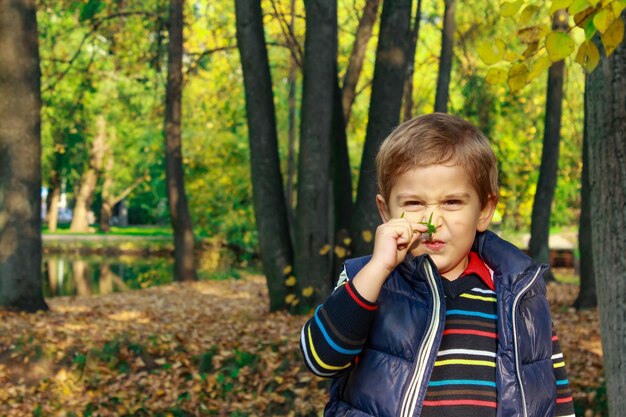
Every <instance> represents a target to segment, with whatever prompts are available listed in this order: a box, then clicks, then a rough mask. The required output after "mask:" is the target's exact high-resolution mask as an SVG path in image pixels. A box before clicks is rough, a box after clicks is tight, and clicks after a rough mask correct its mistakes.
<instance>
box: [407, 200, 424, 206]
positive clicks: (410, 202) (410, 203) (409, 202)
mask: <svg viewBox="0 0 626 417" xmlns="http://www.w3.org/2000/svg"><path fill="white" fill-rule="evenodd" d="M404 205H405V206H421V205H423V204H422V202H421V201H414V200H411V201H405V202H404Z"/></svg>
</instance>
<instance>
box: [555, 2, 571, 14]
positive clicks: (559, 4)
mask: <svg viewBox="0 0 626 417" xmlns="http://www.w3.org/2000/svg"><path fill="white" fill-rule="evenodd" d="M573 1H574V0H554V1H553V2H552V6H550V15H553V14H554V13H556V11H557V10H561V9H567V8H568V7H569V6H570V4H572V2H573Z"/></svg>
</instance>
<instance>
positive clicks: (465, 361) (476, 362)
mask: <svg viewBox="0 0 626 417" xmlns="http://www.w3.org/2000/svg"><path fill="white" fill-rule="evenodd" d="M444 365H475V366H490V367H492V368H495V367H496V364H495V362H491V361H479V360H472V359H447V360H445V361H436V362H435V366H444Z"/></svg>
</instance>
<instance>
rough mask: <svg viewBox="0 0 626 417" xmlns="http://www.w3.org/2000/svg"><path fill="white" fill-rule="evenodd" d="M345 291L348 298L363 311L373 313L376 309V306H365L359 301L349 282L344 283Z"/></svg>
mask: <svg viewBox="0 0 626 417" xmlns="http://www.w3.org/2000/svg"><path fill="white" fill-rule="evenodd" d="M346 291H348V294H350V297H352V299H353V300H354V301H356V303H357V304H358V305H360V306H361V307H363V308H364V309H366V310H370V311H374V310H376V309H377V308H378V306H377V305H370V304H365V303H364V302H363V301H361V300H360V299H359V296H358V295H356V294H355V293H354V291H353V290H352V287H351V284H350V283H349V282H347V283H346Z"/></svg>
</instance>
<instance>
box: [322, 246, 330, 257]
mask: <svg viewBox="0 0 626 417" xmlns="http://www.w3.org/2000/svg"><path fill="white" fill-rule="evenodd" d="M328 252H330V245H329V244H328V243H327V244H325V245H324V246H322V247H321V248H320V251H319V254H320V255H322V256H324V255H326V254H327V253H328Z"/></svg>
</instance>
